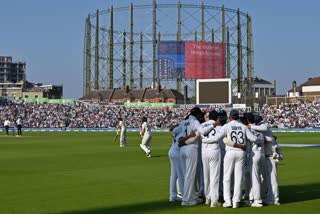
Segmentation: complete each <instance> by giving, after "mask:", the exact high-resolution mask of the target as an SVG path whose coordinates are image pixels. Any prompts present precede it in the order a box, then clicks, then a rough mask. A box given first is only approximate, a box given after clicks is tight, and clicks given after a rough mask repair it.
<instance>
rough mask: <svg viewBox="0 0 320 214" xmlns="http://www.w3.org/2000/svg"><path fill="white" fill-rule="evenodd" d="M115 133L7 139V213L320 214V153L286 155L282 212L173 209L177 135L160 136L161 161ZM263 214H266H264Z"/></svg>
mask: <svg viewBox="0 0 320 214" xmlns="http://www.w3.org/2000/svg"><path fill="white" fill-rule="evenodd" d="M276 135H277V136H278V141H279V142H280V143H281V142H283V143H310V144H320V133H310V134H308V133H276ZM113 136H114V133H107V132H87V133H84V132H41V133H34V132H32V133H24V136H23V137H13V136H10V137H6V136H4V135H3V133H2V135H0V213H1V214H7V213H17V214H25V213H30V214H36V213H64V214H71V213H75V214H91V213H93V214H97V213H107V214H110V213H184V214H188V213H195V212H198V213H213V212H214V213H246V214H247V213H256V212H259V213H269V214H270V213H282V214H284V213H290V214H292V213H317V212H319V209H320V170H319V168H318V164H319V163H320V148H282V150H283V153H284V155H285V160H283V161H282V162H280V165H279V180H280V181H279V182H280V202H281V203H282V204H281V206H266V207H263V208H247V207H245V208H240V209H225V208H210V207H207V206H205V205H198V206H194V207H181V206H180V204H179V203H169V202H168V197H169V194H168V192H169V191H168V190H169V174H170V163H169V159H168V155H167V153H168V149H169V145H170V136H169V133H166V132H164V133H154V136H153V141H152V148H153V153H152V155H153V157H152V158H146V157H145V154H144V153H143V152H142V151H141V149H140V147H139V143H140V138H139V136H138V133H132V132H129V133H128V136H127V137H128V147H126V148H120V147H119V144H118V143H116V144H115V143H112V138H113ZM257 209H259V210H257ZM317 210H318V211H317Z"/></svg>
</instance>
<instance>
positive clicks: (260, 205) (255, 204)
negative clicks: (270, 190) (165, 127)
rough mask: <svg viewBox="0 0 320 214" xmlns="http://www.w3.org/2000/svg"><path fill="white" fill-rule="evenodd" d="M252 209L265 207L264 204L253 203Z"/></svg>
mask: <svg viewBox="0 0 320 214" xmlns="http://www.w3.org/2000/svg"><path fill="white" fill-rule="evenodd" d="M251 207H263V204H260V203H257V202H253V203H252V204H251Z"/></svg>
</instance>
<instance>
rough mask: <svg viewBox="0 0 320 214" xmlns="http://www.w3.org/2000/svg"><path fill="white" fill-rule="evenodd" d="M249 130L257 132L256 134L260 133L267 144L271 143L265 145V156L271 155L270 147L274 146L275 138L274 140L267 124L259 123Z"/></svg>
mask: <svg viewBox="0 0 320 214" xmlns="http://www.w3.org/2000/svg"><path fill="white" fill-rule="evenodd" d="M251 129H252V130H255V131H258V132H262V133H263V135H264V137H265V138H266V140H267V141H268V142H271V143H265V154H266V155H272V154H273V149H272V145H273V144H275V138H274V136H273V134H272V131H271V130H270V127H269V126H268V124H266V123H265V122H263V121H261V122H260V123H258V124H257V125H251Z"/></svg>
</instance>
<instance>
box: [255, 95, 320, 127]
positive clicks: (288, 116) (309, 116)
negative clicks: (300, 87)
mask: <svg viewBox="0 0 320 214" xmlns="http://www.w3.org/2000/svg"><path fill="white" fill-rule="evenodd" d="M260 114H261V115H262V116H263V117H264V119H265V120H266V121H268V123H269V124H270V125H271V126H273V127H278V128H320V101H316V102H308V103H302V102H299V103H295V104H292V103H291V104H280V105H277V106H268V105H264V106H263V107H262V109H261V111H260Z"/></svg>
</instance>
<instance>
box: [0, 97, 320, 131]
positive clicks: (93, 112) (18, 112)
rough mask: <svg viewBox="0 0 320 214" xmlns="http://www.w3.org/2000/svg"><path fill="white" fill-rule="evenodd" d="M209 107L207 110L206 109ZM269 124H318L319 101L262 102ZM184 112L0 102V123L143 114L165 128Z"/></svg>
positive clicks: (96, 121) (78, 124)
mask: <svg viewBox="0 0 320 214" xmlns="http://www.w3.org/2000/svg"><path fill="white" fill-rule="evenodd" d="M206 110H210V109H206ZM259 113H260V114H261V115H262V116H263V117H264V119H265V120H266V121H267V122H268V123H269V124H270V125H271V126H273V127H279V128H285V127H290V128H306V127H310V128H315V127H320V120H319V118H320V102H319V101H318V102H313V103H297V104H280V105H278V106H268V105H264V106H263V107H262V109H261V111H260V112H259ZM187 114H188V109H185V108H141V107H125V106H114V105H99V104H88V103H82V102H76V103H74V104H55V103H16V102H6V103H1V104H0V124H1V125H2V126H3V122H4V120H5V119H8V120H10V121H16V120H17V119H18V117H21V118H22V120H23V127H24V128H61V127H62V126H66V127H69V128H111V127H116V125H117V123H118V119H119V117H122V118H123V119H124V120H125V121H126V124H127V127H129V128H137V127H139V126H140V124H141V118H142V117H143V116H145V117H147V118H148V120H149V123H150V124H151V126H152V127H153V128H169V127H171V126H172V125H175V124H177V123H179V122H180V121H182V120H183V119H184V118H185V117H186V115H187Z"/></svg>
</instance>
